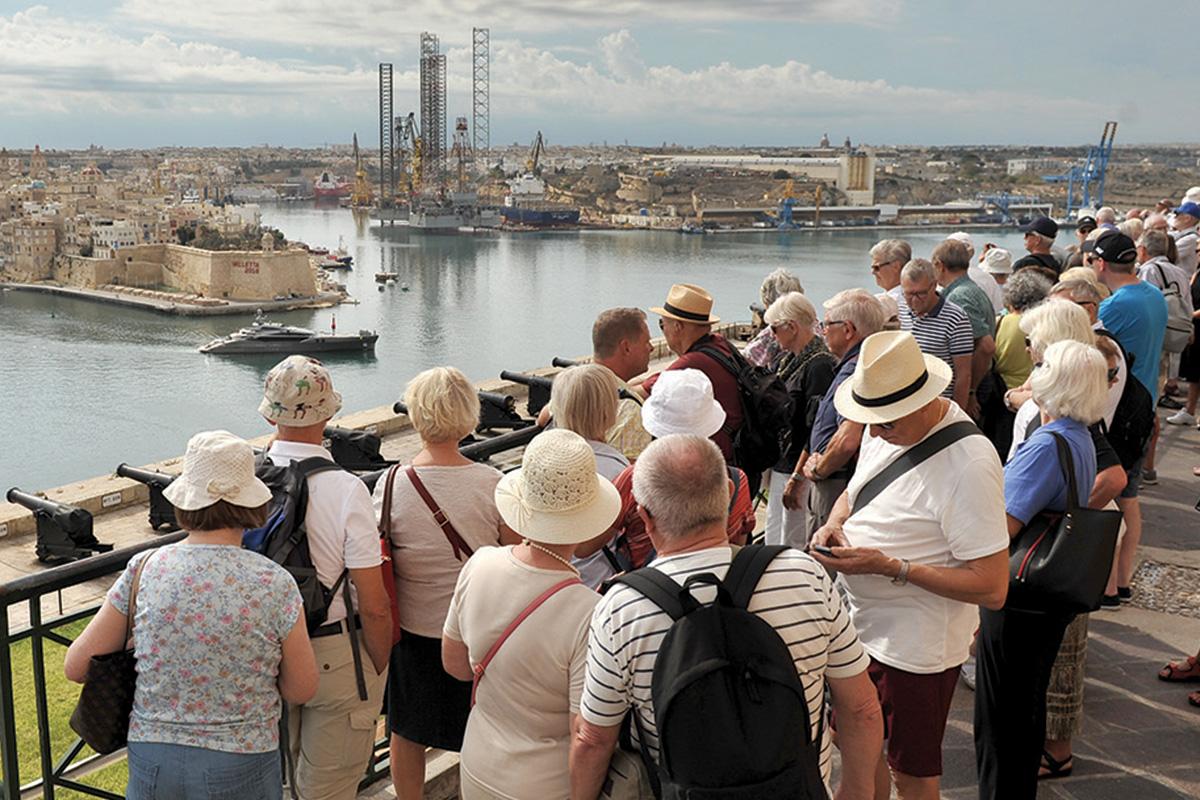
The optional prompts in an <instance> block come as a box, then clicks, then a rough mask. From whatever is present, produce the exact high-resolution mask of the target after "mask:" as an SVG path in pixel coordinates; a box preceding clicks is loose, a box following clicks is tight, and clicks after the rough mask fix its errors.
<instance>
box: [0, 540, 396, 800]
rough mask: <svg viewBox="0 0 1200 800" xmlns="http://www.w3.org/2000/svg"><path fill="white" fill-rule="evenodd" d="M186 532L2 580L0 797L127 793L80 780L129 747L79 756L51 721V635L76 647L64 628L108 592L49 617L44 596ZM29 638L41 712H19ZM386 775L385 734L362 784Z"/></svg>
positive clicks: (116, 797)
mask: <svg viewBox="0 0 1200 800" xmlns="http://www.w3.org/2000/svg"><path fill="white" fill-rule="evenodd" d="M185 536H186V533H184V532H182V531H180V532H178V533H172V534H167V535H164V536H159V537H156V538H154V539H151V540H149V541H145V542H141V543H139V544H137V545H134V546H132V547H127V548H124V549H121V550H114V551H113V552H110V553H103V554H99V555H94V556H91V557H89V558H84V559H81V560H79V561H74V562H72V563H70V564H64V565H62V566H58V567H53V568H50V569H46V570H44V571H42V572H38V573H35V574H33V575H27V576H25V577H22V578H18V579H17V580H14V581H10V582H9V583H6V584H3V585H0V800H22V798H29V797H37V796H38V794H39V793H40V794H41V796H43V797H45V798H46V799H47V800H54V797H55V791H56V790H57V789H68V790H71V791H75V792H78V793H80V794H83V795H87V796H89V797H103V798H107V799H108V800H121V798H122V797H123V796H124V795H121V794H114V793H113V792H111V791H108V790H106V789H102V788H99V787H96V786H89V785H87V784H85V783H83V782H81V780H82V779H83V778H84V777H86V776H87V775H89V774H92V773H94V772H95V771H97V770H99V769H101V768H103V767H106V766H108V765H110V764H114V763H117V762H119V761H121V760H122V759H123V757H124V755H123V754H124V751H123V750H122V751H118V752H116V753H113V754H110V755H105V756H101V755H97V754H92V755H88V756H84V757H83V758H79V755H80V753H82V752H83V750H84V748H85V746H86V745H84V743H83V741H82V740H80V739H79V737H77V736H76V737H73V741H72V743H71V744H70V745H69V746H68V747H67V748H66V750H65V751H64V752H62V753H55V752H54V745H53V736H52V726H53V728H54V730H59V729H60V728H59V726H65V725H66V724H67V720H66V718H65V717H64V718H62V719H53V720H52V719H51V712H50V702H49V697H48V695H47V679H46V653H45V645H46V643H47V642H52V643H55V644H59V645H62V646H63V647H69V646H70V645H71V641H72V640H71V639H70V638H68V637H67V636H65V635H63V633H62V632H61V629H62V628H64V627H67V626H69V625H72V624H74V623H77V622H80V621H82V620H85V619H87V618H89V617H91V616H92V615H93V614H95V613H96V612H97V611H98V610H99V609H100V605H101V603H102V602H103V600H101V601H100V602H96V603H92V604H89V605H87V606H84V607H80V608H76V609H73V610H71V611H66V612H64V611H63V610H62V605H61V598H59V603H58V605H59V611H58V612H57V613H56V614H54V615H53V616H48V617H46V616H43V609H42V605H43V599H44V598H47V597H53V596H54V595H56V594H57V593H59V592H62V591H63V590H66V589H70V588H72V587H74V586H78V585H79V584H81V583H84V582H86V581H91V580H95V579H97V578H104V577H107V576H110V575H115V574H117V573H119V572H121V570H123V569H124V568H125V565H126V564H128V563H129V560H130V559H131V558H133V556H135V555H137V554H138V553H140V552H142V551H144V550H152V549H154V548H157V547H162V546H163V545H167V544H172V543H174V542H178V541H180V540H182V539H183V538H184V537H185ZM22 603H24V604H27V606H28V614H29V623H28V625H26V626H24V627H21V628H18V629H16V630H12V631H10V630H9V624H10V611H11V610H12V609H13V608H14V607H19V606H20V605H21V604H22ZM25 640H28V641H29V644H30V655H31V660H32V665H33V675H32V676H31V677H32V680H33V701H34V707H35V715H34V716H35V720H29V719H24V718H22V719H20V720H18V719H17V712H16V708H15V705H16V704H15V696H14V689H15V686H14V673H13V658H12V656H13V652H12V648H13V645H14V644H18V643H20V642H23V641H25ZM33 721H36V724H37V747H38V763H39V767H40V775H39V777H38V778H36V779H35V780H32V781H29V782H27V783H25V784H23V785H22V784H21V779H20V766H21V761H22V758H21V756H22V753H20V752H18V742H17V725H18V722H20V724H21V725H22V726H24V725H28V724H30V723H31V722H33ZM77 759H78V760H77ZM387 776H388V749H387V739H383V740H381V741H378V742H376V744H375V752H374V753H372V756H371V760H370V762H369V763H368V765H367V772H366V774H365V775H364V776H363V779H362V782H361V783H360V785H359V786H360V789H361V788H365V787H367V786H369V785H371V784H372V783H374V782H376V781H378V780H381V779H383V778H385V777H387Z"/></svg>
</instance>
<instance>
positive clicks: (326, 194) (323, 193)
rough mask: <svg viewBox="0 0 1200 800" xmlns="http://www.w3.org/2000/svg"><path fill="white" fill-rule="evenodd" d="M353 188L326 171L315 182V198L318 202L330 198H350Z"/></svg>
mask: <svg viewBox="0 0 1200 800" xmlns="http://www.w3.org/2000/svg"><path fill="white" fill-rule="evenodd" d="M351 188H352V187H351V186H350V184H348V183H346V182H345V181H343V180H339V179H338V178H335V177H333V176H332V175H330V174H329V171H328V170H326V171H325V172H322V173H321V177H319V178H317V179H316V180H315V181H313V197H315V198H317V199H318V200H320V199H322V198H330V197H335V198H336V197H349V196H350V191H351Z"/></svg>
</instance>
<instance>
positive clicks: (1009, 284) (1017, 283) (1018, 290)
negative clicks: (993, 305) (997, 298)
mask: <svg viewBox="0 0 1200 800" xmlns="http://www.w3.org/2000/svg"><path fill="white" fill-rule="evenodd" d="M1048 294H1050V279H1049V278H1047V277H1046V276H1045V275H1043V274H1042V273H1040V272H1038V271H1037V270H1032V269H1023V270H1019V271H1018V272H1016V273H1015V274H1013V275H1011V276H1010V277H1009V279H1008V280H1007V281H1005V282H1004V305H1006V306H1008V307H1009V308H1011V309H1012V310H1013V311H1016V312H1017V313H1020V312H1022V311H1024V310H1025V309H1027V308H1033V307H1034V306H1036V305H1037V304H1038V303H1040V302H1042V301H1043V300H1045V299H1046V295H1048Z"/></svg>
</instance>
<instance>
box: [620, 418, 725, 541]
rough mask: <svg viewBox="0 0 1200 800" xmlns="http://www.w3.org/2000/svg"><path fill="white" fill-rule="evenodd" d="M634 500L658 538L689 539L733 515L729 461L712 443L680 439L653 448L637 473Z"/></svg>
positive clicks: (680, 436)
mask: <svg viewBox="0 0 1200 800" xmlns="http://www.w3.org/2000/svg"><path fill="white" fill-rule="evenodd" d="M633 497H634V499H635V500H637V502H638V505H640V506H641V507H642V508H643V509H644V510H645V511H646V513H647V514H649V515H650V516H651V517H653V519H654V524H655V526H656V527H657V529H658V532H659V533H660V534H662V535H663V536H665V537H668V538H671V539H678V538H684V537H686V536H687V535H688V534H691V533H694V532H696V531H698V530H700V529H701V528H703V527H706V526H708V525H716V524H720V525H722V526H723V525H724V524H725V519H726V517H727V516H728V513H729V473H728V472H727V471H726V466H725V457H724V456H722V455H721V450H720V448H718V447H717V446H716V445H715V444H713V443H712V441H711V440H710V439H705V438H704V437H702V436H696V435H694V434H686V433H675V434H671V435H670V436H664V437H663V438H661V439H656V440H654V441H653V442H651V443H650V446H649V447H647V448H646V449H645V450H643V451H642V454H641V455H640V456H638V459H637V462H636V464H635V465H634V467H633Z"/></svg>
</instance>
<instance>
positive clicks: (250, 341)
mask: <svg viewBox="0 0 1200 800" xmlns="http://www.w3.org/2000/svg"><path fill="white" fill-rule="evenodd" d="M378 340H379V334H378V333H375V332H374V331H367V330H360V331H359V332H358V333H357V334H337V333H317V332H315V331H310V330H308V329H307V328H298V327H295V326H293V325H279V324H277V323H274V322H268V321H267V320H266V318H264V317H263V314H262V312H261V311H260V312H258V314H257V315H256V316H255V317H254V322H253V323H252V324H251V325H250V326H248V327H245V328H242V329H241V330H238V331H235V332H233V333H231V334H229V335H228V336H222V337H221V338H219V339H213V340H212V341H211V342H209V343H208V344H206V345H204V346H203V347H201V348H200V352H201V353H206V354H207V353H221V354H225V353H230V354H243V353H279V354H284V355H292V354H302V355H308V354H311V353H333V352H346V351H359V352H370V351H373V350H374V349H375V342H376V341H378Z"/></svg>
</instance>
